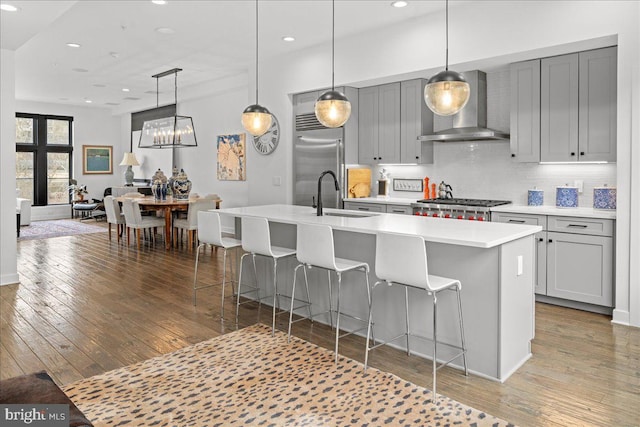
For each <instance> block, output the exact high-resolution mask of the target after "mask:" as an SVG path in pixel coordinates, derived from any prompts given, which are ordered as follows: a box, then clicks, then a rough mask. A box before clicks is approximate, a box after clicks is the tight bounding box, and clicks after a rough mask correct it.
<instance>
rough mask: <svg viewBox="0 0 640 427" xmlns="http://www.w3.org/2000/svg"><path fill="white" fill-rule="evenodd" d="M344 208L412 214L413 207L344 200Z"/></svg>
mask: <svg viewBox="0 0 640 427" xmlns="http://www.w3.org/2000/svg"><path fill="white" fill-rule="evenodd" d="M344 208H345V209H349V210H353V211H367V212H382V213H395V214H404V215H411V214H412V213H413V209H412V208H411V206H408V205H389V204H386V203H363V202H347V201H345V202H344Z"/></svg>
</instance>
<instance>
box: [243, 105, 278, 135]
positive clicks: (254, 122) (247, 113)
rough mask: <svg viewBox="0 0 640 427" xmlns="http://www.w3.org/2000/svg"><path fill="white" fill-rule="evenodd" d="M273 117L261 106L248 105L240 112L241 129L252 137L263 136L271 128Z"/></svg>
mask: <svg viewBox="0 0 640 427" xmlns="http://www.w3.org/2000/svg"><path fill="white" fill-rule="evenodd" d="M272 120H273V117H272V116H271V113H270V112H269V110H267V109H266V108H264V107H263V106H261V105H258V104H254V105H249V106H248V107H247V108H245V110H244V111H243V112H242V127H244V128H245V130H246V131H247V132H249V133H250V134H251V135H253V136H262V135H264V134H265V133H266V132H267V131H268V130H269V128H270V127H271V121H272Z"/></svg>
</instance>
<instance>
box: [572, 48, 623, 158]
mask: <svg viewBox="0 0 640 427" xmlns="http://www.w3.org/2000/svg"><path fill="white" fill-rule="evenodd" d="M579 61H580V79H579V86H580V109H579V118H578V124H579V131H578V149H579V153H578V154H579V159H580V160H581V161H607V162H615V161H616V138H617V135H616V129H617V125H616V111H617V76H616V73H617V63H618V48H617V47H609V48H605V49H596V50H589V51H586V52H580V55H579Z"/></svg>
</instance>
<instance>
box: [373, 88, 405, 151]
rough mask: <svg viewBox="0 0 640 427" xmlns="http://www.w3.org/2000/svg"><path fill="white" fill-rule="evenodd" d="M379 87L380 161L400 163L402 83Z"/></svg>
mask: <svg viewBox="0 0 640 427" xmlns="http://www.w3.org/2000/svg"><path fill="white" fill-rule="evenodd" d="M379 88H380V94H379V98H378V163H400V83H390V84H386V85H382V86H379Z"/></svg>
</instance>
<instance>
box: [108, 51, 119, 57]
mask: <svg viewBox="0 0 640 427" xmlns="http://www.w3.org/2000/svg"><path fill="white" fill-rule="evenodd" d="M109 55H110V56H111V57H112V58H119V57H120V54H119V53H118V52H109Z"/></svg>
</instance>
